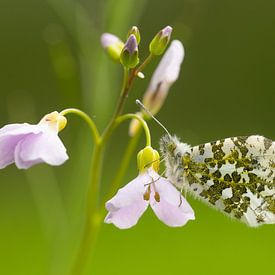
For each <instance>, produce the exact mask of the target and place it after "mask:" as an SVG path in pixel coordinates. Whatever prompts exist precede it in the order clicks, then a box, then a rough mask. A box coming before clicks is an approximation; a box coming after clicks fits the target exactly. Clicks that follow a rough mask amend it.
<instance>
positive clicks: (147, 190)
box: [105, 146, 195, 229]
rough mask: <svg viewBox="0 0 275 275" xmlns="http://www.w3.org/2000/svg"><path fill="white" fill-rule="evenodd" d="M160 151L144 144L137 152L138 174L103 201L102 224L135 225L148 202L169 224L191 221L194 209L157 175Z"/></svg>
mask: <svg viewBox="0 0 275 275" xmlns="http://www.w3.org/2000/svg"><path fill="white" fill-rule="evenodd" d="M158 166H159V154H158V152H157V151H155V150H153V149H152V147H149V146H147V147H145V148H144V149H143V150H141V151H140V152H139V154H138V167H139V171H140V172H139V175H138V176H137V177H136V178H135V179H134V180H132V181H131V182H130V183H128V184H127V185H126V186H124V187H123V188H121V189H120V190H118V192H117V194H116V195H115V196H114V197H113V198H112V199H111V200H109V201H108V202H107V203H106V208H107V210H108V211H109V212H108V214H107V216H106V218H105V223H113V224H114V225H115V226H117V227H118V228H120V229H126V228H130V227H132V226H134V225H135V224H136V223H137V222H138V220H139V218H140V217H141V215H142V214H143V213H144V211H145V210H146V209H147V208H148V206H149V205H150V206H151V208H152V209H153V211H154V212H155V214H156V215H157V217H158V218H159V219H160V220H161V221H162V222H164V223H165V224H166V225H168V226H171V227H177V226H183V225H185V224H186V223H187V222H188V220H194V219H195V217H194V212H193V210H192V208H191V206H190V205H189V204H188V202H187V201H186V200H185V198H184V197H183V196H181V194H180V193H179V191H178V190H177V189H176V188H175V187H174V186H173V185H172V184H171V183H170V182H169V181H168V180H167V179H165V178H163V177H161V176H160V175H158V173H157V171H158Z"/></svg>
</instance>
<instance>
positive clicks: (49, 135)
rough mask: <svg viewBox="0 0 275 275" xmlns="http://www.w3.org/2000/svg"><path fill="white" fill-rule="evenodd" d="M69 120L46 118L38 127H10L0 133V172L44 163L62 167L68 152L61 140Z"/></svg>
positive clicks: (22, 125) (26, 124) (29, 125)
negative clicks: (61, 132) (8, 167)
mask: <svg viewBox="0 0 275 275" xmlns="http://www.w3.org/2000/svg"><path fill="white" fill-rule="evenodd" d="M65 124H66V119H65V118H64V117H63V116H60V115H59V113H57V112H53V113H51V114H48V115H46V116H45V117H44V118H43V119H42V120H41V121H40V122H39V123H38V124H28V123H18V124H9V125H6V126H4V127H3V128H1V129H0V169H2V168H5V167H6V166H8V165H10V164H12V163H15V165H16V166H17V167H18V168H19V169H28V168H29V167H31V166H33V165H35V164H38V163H42V162H45V163H47V164H50V165H61V164H63V163H64V162H65V161H66V160H67V159H68V155H67V153H66V148H65V147H64V145H63V143H62V141H61V140H60V138H59V137H58V132H59V131H60V130H61V129H62V128H64V127H65Z"/></svg>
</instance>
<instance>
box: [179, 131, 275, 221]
mask: <svg viewBox="0 0 275 275" xmlns="http://www.w3.org/2000/svg"><path fill="white" fill-rule="evenodd" d="M182 159H183V171H184V172H183V176H184V180H185V182H187V189H188V190H190V191H191V192H192V193H193V194H195V195H196V196H199V197H200V198H202V199H203V200H205V201H206V202H208V203H210V204H211V205H213V206H215V207H216V208H218V209H220V210H222V211H224V212H225V213H227V214H228V215H230V216H231V217H234V218H237V219H239V220H241V221H243V222H245V223H247V224H248V225H250V226H258V225H261V224H265V223H266V224H272V223H275V142H273V141H272V140H270V139H267V138H265V137H262V136H256V135H255V136H248V137H233V138H226V139H224V140H218V141H215V142H211V143H206V144H202V145H199V146H195V147H192V148H191V149H190V150H189V151H188V152H185V153H184V154H183V156H182Z"/></svg>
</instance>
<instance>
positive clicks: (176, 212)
mask: <svg viewBox="0 0 275 275" xmlns="http://www.w3.org/2000/svg"><path fill="white" fill-rule="evenodd" d="M155 174H156V173H155ZM151 175H152V173H151ZM156 175H157V174H156ZM156 175H153V178H154V179H155V180H156V182H155V186H156V191H157V192H158V193H159V195H160V201H159V202H156V200H155V199H154V194H151V198H150V205H151V207H152V209H153V211H154V212H155V214H156V215H157V217H158V218H159V219H160V220H161V221H162V222H164V223H165V224H166V225H169V226H172V227H177V226H183V225H185V224H186V223H187V222H188V221H189V220H194V219H195V215H194V211H193V209H192V208H191V206H190V205H189V203H188V202H187V201H186V200H185V198H184V197H183V196H182V195H181V194H180V192H179V191H178V190H177V189H176V188H175V187H174V186H173V185H172V184H171V183H170V182H169V181H168V180H166V179H165V178H163V177H159V176H158V175H157V176H156ZM152 192H153V191H152ZM180 198H181V199H180Z"/></svg>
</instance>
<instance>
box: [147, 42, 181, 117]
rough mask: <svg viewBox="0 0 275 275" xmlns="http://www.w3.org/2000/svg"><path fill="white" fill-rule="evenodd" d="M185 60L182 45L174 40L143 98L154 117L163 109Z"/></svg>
mask: <svg viewBox="0 0 275 275" xmlns="http://www.w3.org/2000/svg"><path fill="white" fill-rule="evenodd" d="M183 58H184V48H183V45H182V43H181V42H180V41H178V40H173V41H172V43H171V45H170V47H169V48H168V49H167V51H166V53H165V54H164V56H163V57H162V59H161V61H160V63H159V65H158V66H157V68H156V70H155V72H154V74H153V76H152V78H151V81H150V84H149V87H148V88H147V90H146V92H145V94H144V97H143V104H144V105H145V106H146V107H147V108H148V109H149V110H150V111H151V112H152V114H153V115H154V114H156V113H157V112H158V111H159V109H160V108H161V107H162V105H163V103H164V101H165V99H166V97H167V94H168V91H169V89H170V87H171V85H172V84H173V83H174V82H175V81H176V80H177V79H178V76H179V73H180V67H181V63H182V61H183Z"/></svg>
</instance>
